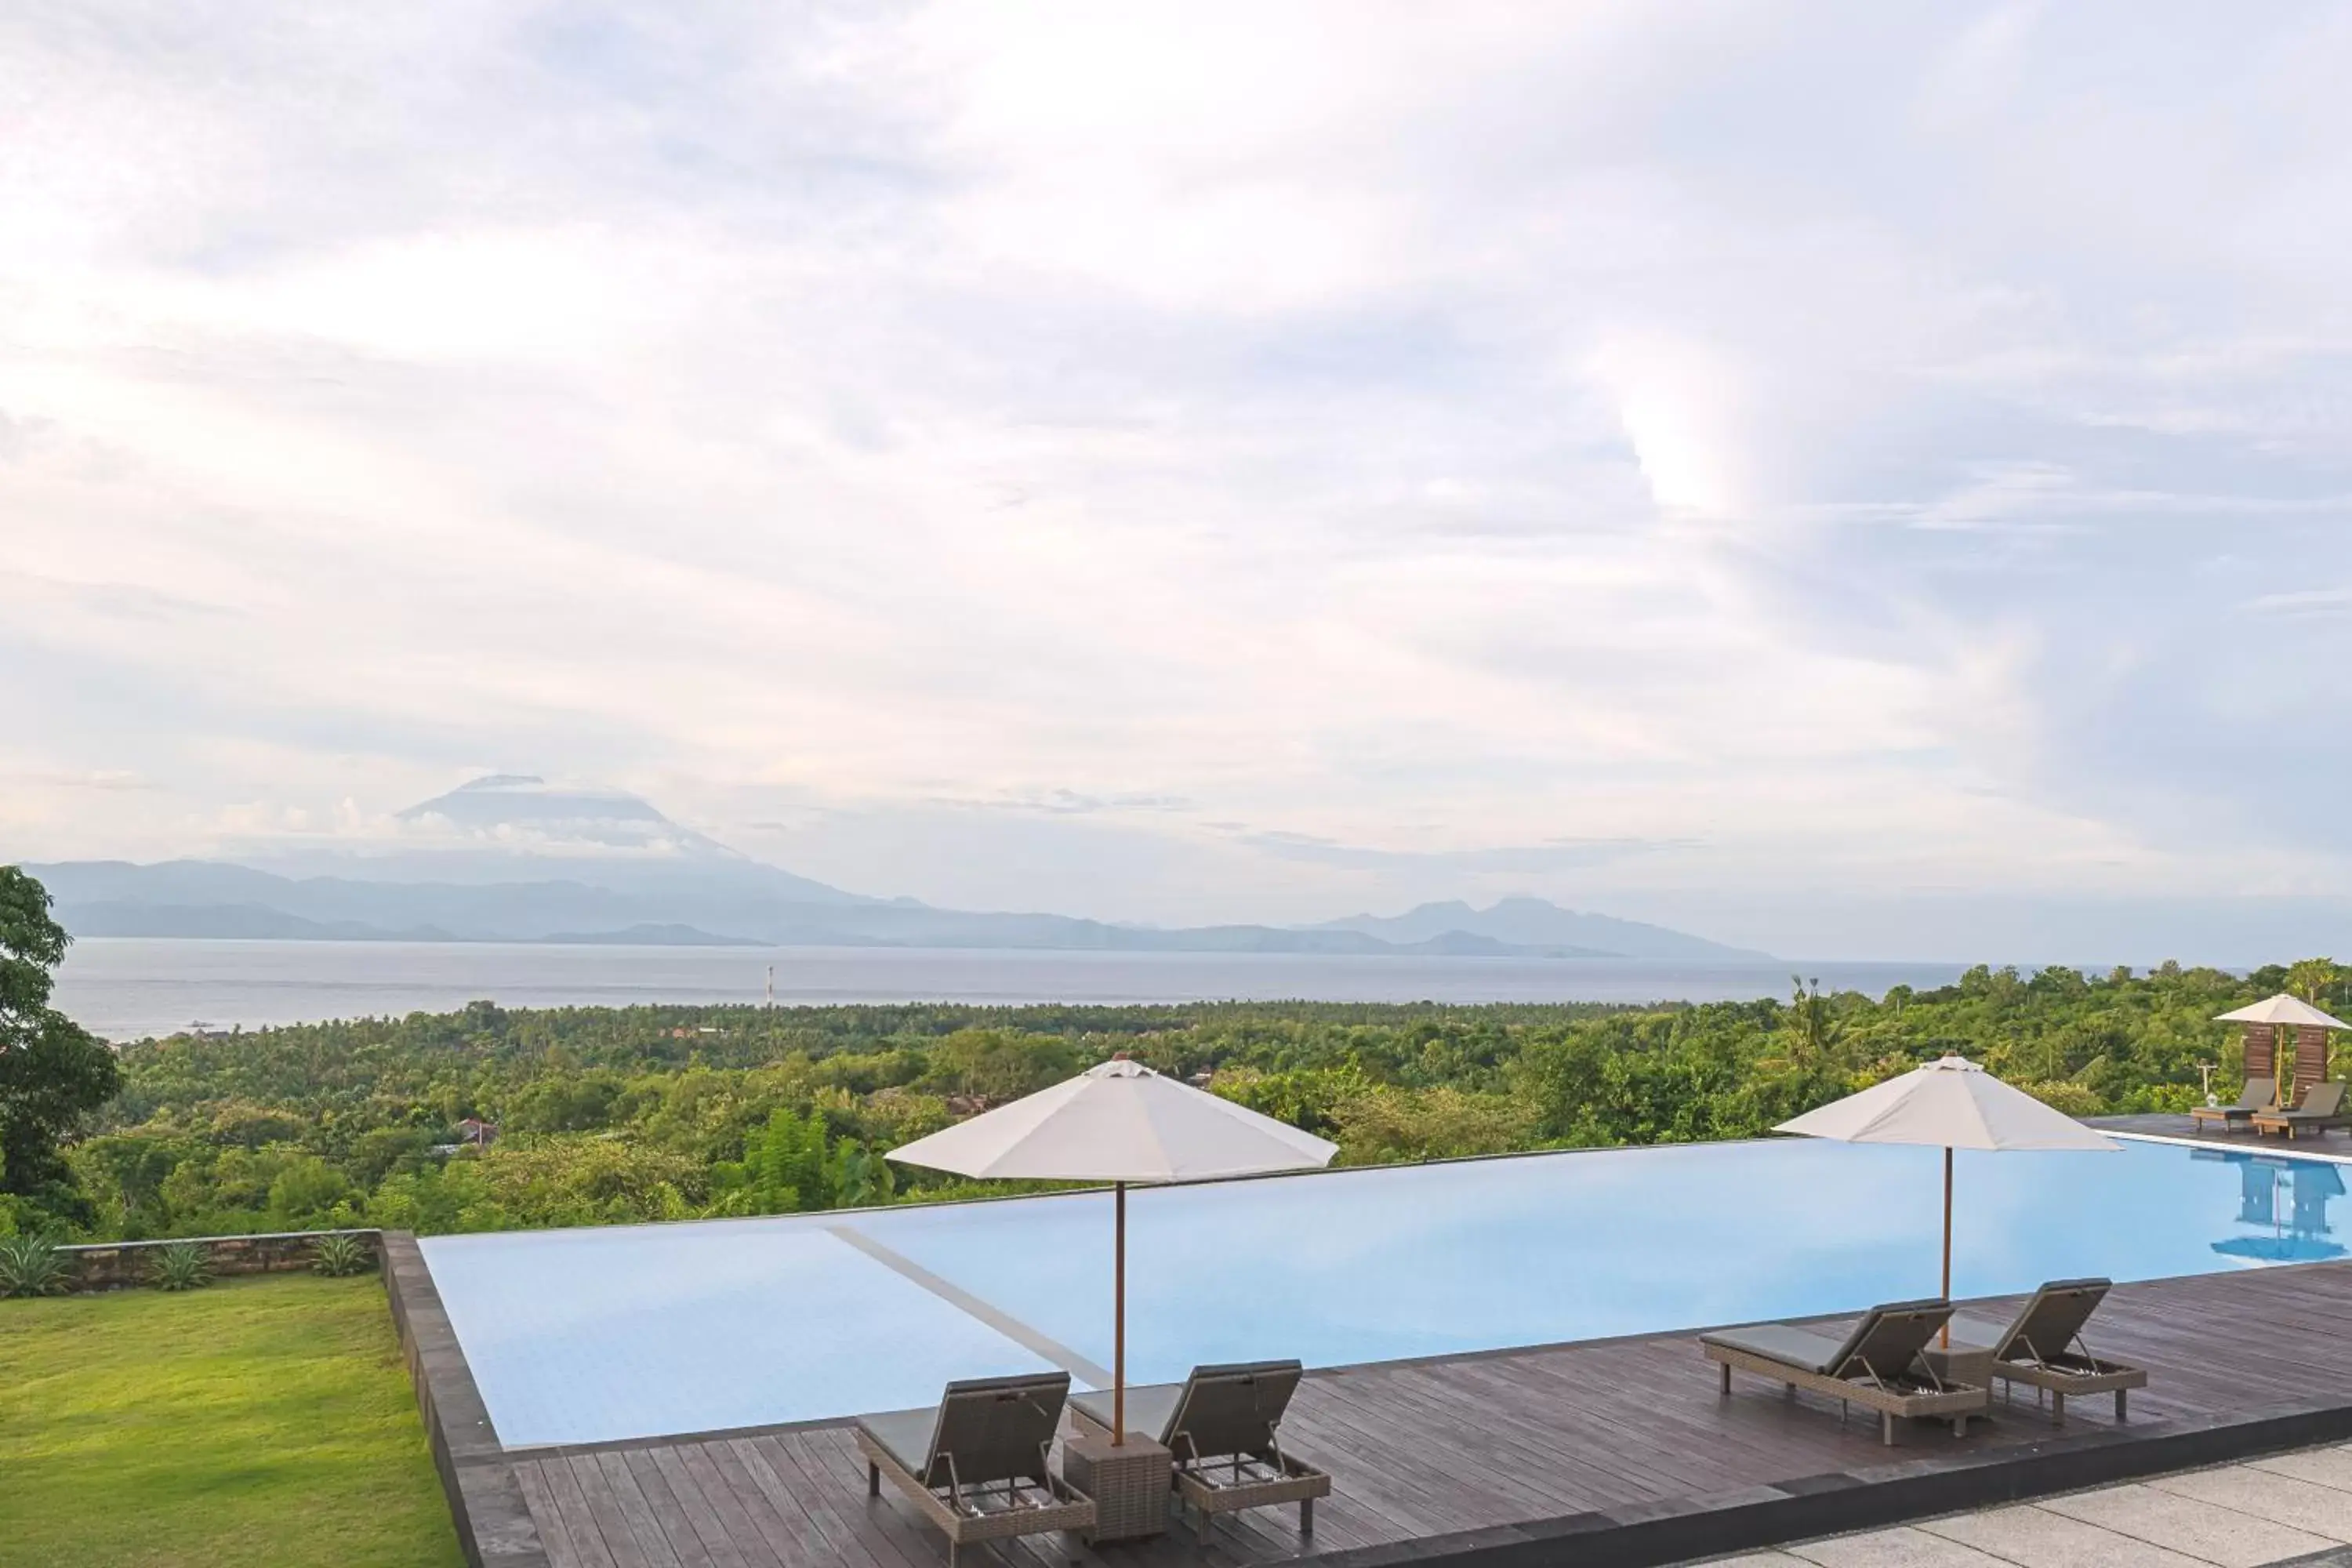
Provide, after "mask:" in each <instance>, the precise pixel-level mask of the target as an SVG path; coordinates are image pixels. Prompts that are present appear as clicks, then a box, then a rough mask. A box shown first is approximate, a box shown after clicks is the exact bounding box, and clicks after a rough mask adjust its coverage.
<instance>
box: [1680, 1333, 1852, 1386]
mask: <svg viewBox="0 0 2352 1568" xmlns="http://www.w3.org/2000/svg"><path fill="white" fill-rule="evenodd" d="M1698 1339H1699V1343H1701V1344H1704V1345H1721V1346H1723V1347H1724V1348H1725V1349H1726V1350H1735V1351H1746V1352H1748V1354H1749V1355H1758V1356H1762V1357H1763V1358H1764V1359H1765V1360H1767V1361H1777V1362H1782V1363H1787V1364H1788V1365H1790V1366H1794V1367H1800V1368H1801V1369H1803V1370H1804V1371H1806V1372H1811V1373H1819V1374H1820V1375H1822V1376H1823V1377H1833V1376H1835V1375H1836V1373H1835V1370H1834V1369H1835V1367H1836V1364H1837V1363H1838V1361H1839V1359H1840V1358H1841V1357H1843V1355H1844V1354H1845V1353H1846V1345H1847V1343H1848V1340H1847V1339H1846V1337H1845V1336H1843V1335H1840V1336H1839V1337H1837V1338H1835V1339H1832V1338H1831V1337H1830V1336H1829V1335H1827V1334H1817V1333H1814V1332H1813V1331H1811V1330H1810V1329H1795V1328H1790V1326H1789V1325H1788V1324H1786V1323H1758V1324H1757V1325H1755V1326H1754V1327H1753V1328H1746V1329H1718V1330H1717V1331H1715V1332H1713V1333H1707V1334H1701V1335H1699V1337H1698Z"/></svg>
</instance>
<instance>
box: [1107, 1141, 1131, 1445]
mask: <svg viewBox="0 0 2352 1568" xmlns="http://www.w3.org/2000/svg"><path fill="white" fill-rule="evenodd" d="M1110 1190H1111V1194H1112V1197H1111V1202H1112V1203H1113V1205H1116V1207H1117V1208H1118V1242H1117V1243H1116V1244H1115V1246H1114V1248H1113V1258H1114V1266H1113V1269H1112V1273H1113V1283H1112V1286H1111V1298H1110V1302H1111V1305H1110V1321H1111V1329H1110V1443H1111V1447H1114V1448H1116V1447H1122V1446H1124V1445H1125V1443H1126V1442H1127V1184H1126V1183H1125V1182H1113V1183H1112V1184H1111V1189H1110Z"/></svg>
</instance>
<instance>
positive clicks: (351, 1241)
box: [310, 1235, 370, 1279]
mask: <svg viewBox="0 0 2352 1568" xmlns="http://www.w3.org/2000/svg"><path fill="white" fill-rule="evenodd" d="M369 1261H370V1259H369V1258H368V1249H367V1244H366V1243H365V1242H363V1241H362V1240H361V1239H360V1238H359V1237H356V1236H343V1235H335V1236H322V1237H320V1238H319V1240H318V1244H317V1245H316V1246H315V1247H312V1248H311V1249H310V1270H311V1272H312V1273H314V1274H323V1275H325V1276H326V1277H327V1278H328V1279H343V1278H345V1277H346V1276H349V1275H352V1274H364V1273H365V1272H367V1268H368V1264H369Z"/></svg>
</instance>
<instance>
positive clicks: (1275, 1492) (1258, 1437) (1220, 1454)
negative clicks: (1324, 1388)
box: [1070, 1361, 1331, 1541]
mask: <svg viewBox="0 0 2352 1568" xmlns="http://www.w3.org/2000/svg"><path fill="white" fill-rule="evenodd" d="M1301 1370H1302V1369H1301V1368H1300V1366H1299V1364H1298V1363H1297V1362H1295V1361H1262V1362H1244V1363H1238V1364H1234V1365H1228V1366H1196V1367H1194V1368H1193V1369H1192V1376H1190V1377H1188V1378H1186V1379H1185V1380H1184V1381H1183V1382H1181V1383H1169V1384H1154V1385H1151V1386H1149V1387H1144V1388H1130V1389H1129V1390H1128V1391H1127V1430H1128V1435H1129V1436H1130V1437H1132V1436H1148V1437H1150V1438H1151V1439H1152V1440H1154V1441H1155V1442H1158V1443H1160V1444H1161V1445H1162V1446H1163V1447H1166V1448H1167V1449H1168V1451H1169V1453H1170V1454H1171V1456H1173V1458H1174V1461H1175V1487H1176V1495H1177V1496H1178V1497H1179V1498H1180V1499H1181V1500H1184V1501H1185V1502H1189V1503H1191V1504H1192V1507H1193V1508H1194V1510H1197V1511H1198V1513H1199V1515H1200V1533H1201V1539H1202V1540H1203V1541H1206V1540H1207V1539H1208V1538H1209V1529H1210V1526H1211V1525H1212V1524H1213V1523H1214V1522H1215V1519H1216V1516H1217V1515H1218V1514H1221V1513H1231V1512H1233V1511H1234V1510H1236V1509H1244V1508H1267V1507H1271V1506H1273V1505H1275V1504H1276V1503H1286V1502H1295V1503H1297V1505H1298V1533H1299V1534H1301V1535H1312V1534H1313V1533H1314V1532H1315V1500H1316V1499H1317V1498H1319V1497H1328V1496H1330V1495H1331V1478H1330V1477H1329V1476H1328V1475H1327V1474H1326V1473H1324V1472H1323V1471H1321V1470H1318V1469H1317V1468H1315V1467H1314V1466H1313V1465H1310V1464H1308V1463H1307V1462H1306V1461H1305V1460H1304V1459H1301V1458H1297V1456H1296V1455H1292V1454H1286V1453H1284V1452H1283V1451H1282V1442H1281V1438H1280V1436H1278V1435H1277V1433H1276V1428H1277V1427H1279V1426H1281V1425H1282V1416H1283V1413H1284V1412H1285V1411H1286V1410H1287V1409H1288V1408H1289V1406H1290V1396H1291V1394H1294V1393H1295V1392H1297V1388H1298V1379H1299V1376H1300V1373H1301ZM1070 1413H1071V1414H1072V1415H1075V1416H1076V1418H1077V1421H1078V1424H1079V1425H1080V1426H1090V1427H1092V1428H1094V1429H1095V1430H1097V1431H1098V1432H1101V1433H1103V1434H1104V1435H1105V1436H1108V1434H1109V1432H1110V1429H1111V1396H1110V1391H1109V1390H1108V1389H1104V1390H1101V1391H1099V1392H1097V1393H1093V1394H1078V1395H1076V1397H1074V1398H1073V1399H1072V1400H1071V1401H1070Z"/></svg>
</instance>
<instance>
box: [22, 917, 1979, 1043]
mask: <svg viewBox="0 0 2352 1568" xmlns="http://www.w3.org/2000/svg"><path fill="white" fill-rule="evenodd" d="M1966 968H1967V966H1966V965H1964V964H1960V963H1833V962H1828V961H1809V960H1796V961H1788V962H1781V963H1752V964H1694V963H1637V962H1633V961H1631V960H1625V959H1592V958H1582V959H1550V958H1517V957H1514V958H1440V957H1428V956H1396V957H1391V956H1388V955H1384V954H1383V955H1358V954H1329V953H1213V952H1069V951H1058V950H1037V949H988V950H977V949H961V948H951V949H941V948H885V947H785V948H767V947H632V946H617V945H604V944H581V945H567V944H559V943H543V942H285V941H257V940H233V939H205V938H149V937H86V938H83V939H82V940H80V941H79V942H75V943H74V945H73V947H72V948H71V949H70V950H69V951H68V954H67V957H66V962H65V964H64V966H63V968H61V969H60V970H59V971H58V984H57V994H56V996H55V998H54V1002H55V1005H57V1006H58V1007H59V1008H61V1009H62V1010H63V1011H64V1012H65V1013H66V1014H67V1015H68V1016H70V1017H72V1018H73V1019H74V1020H75V1021H76V1022H78V1023H79V1024H80V1025H81V1026H83V1027H85V1028H87V1029H89V1030H90V1031H91V1032H92V1033H93V1034H97V1035H100V1036H101V1037H105V1038H107V1039H112V1040H133V1039H141V1038H144V1037H150V1036H161V1035H169V1034H175V1033H179V1032H182V1031H184V1030H188V1029H190V1028H193V1027H196V1026H202V1027H205V1028H207V1029H237V1028H244V1029H253V1028H262V1027H267V1026H273V1025H282V1024H299V1023H318V1022H322V1021H325V1020H329V1019H337V1018H362V1017H382V1016H393V1017H398V1016H405V1015H407V1014H410V1013H415V1012H447V1011H450V1010H451V1009H453V1008H457V1007H461V1006H463V1005H465V1004H467V1002H471V1001H476V1000H483V999H487V1000H489V1001H492V1002H496V1003H498V1004H499V1005H501V1006H506V1007H569V1006H579V1007H628V1006H639V1005H648V1004H680V1005H713V1004H735V1005H743V1004H756V1003H760V1002H761V1001H764V1000H766V999H767V998H768V997H769V995H770V994H771V993H770V982H771V973H772V982H773V993H772V994H773V998H774V1000H775V1002H776V1003H777V1005H842V1004H852V1003H888V1002H964V1003H972V1004H976V1005H995V1006H1020V1005H1037V1004H1056V1003H1058V1004H1066V1005H1147V1004H1168V1003H1185V1002H1203V1001H1237V1002H1242V1001H1246V1002H1269V1001H1316V1002H1442V1003H1453V1004H1462V1005H1466V1004H1475V1003H1483V1002H1625V1003H1635V1002H1720V1001H1745V1000H1750V999H1753V998H1756V997H1760V996H1785V995H1786V994H1788V991H1789V983H1790V975H1791V974H1793V973H1803V974H1804V975H1806V976H1807V977H1808V978H1809V979H1810V978H1812V977H1815V976H1818V977H1819V978H1820V980H1821V983H1822V986H1823V987H1824V988H1825V989H1830V990H1855V991H1864V992H1867V993H1869V994H1872V995H1874V996H1877V995H1883V994H1885V992H1886V991H1887V990H1888V989H1889V988H1890V987H1892V986H1895V985H1911V986H1914V987H1916V988H1921V989H1925V988H1927V987H1930V986H1937V985H1947V984H1951V983H1952V982H1953V981H1954V980H1956V979H1958V977H1959V976H1960V974H1961V973H1963V972H1964V970H1965V969H1966Z"/></svg>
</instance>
